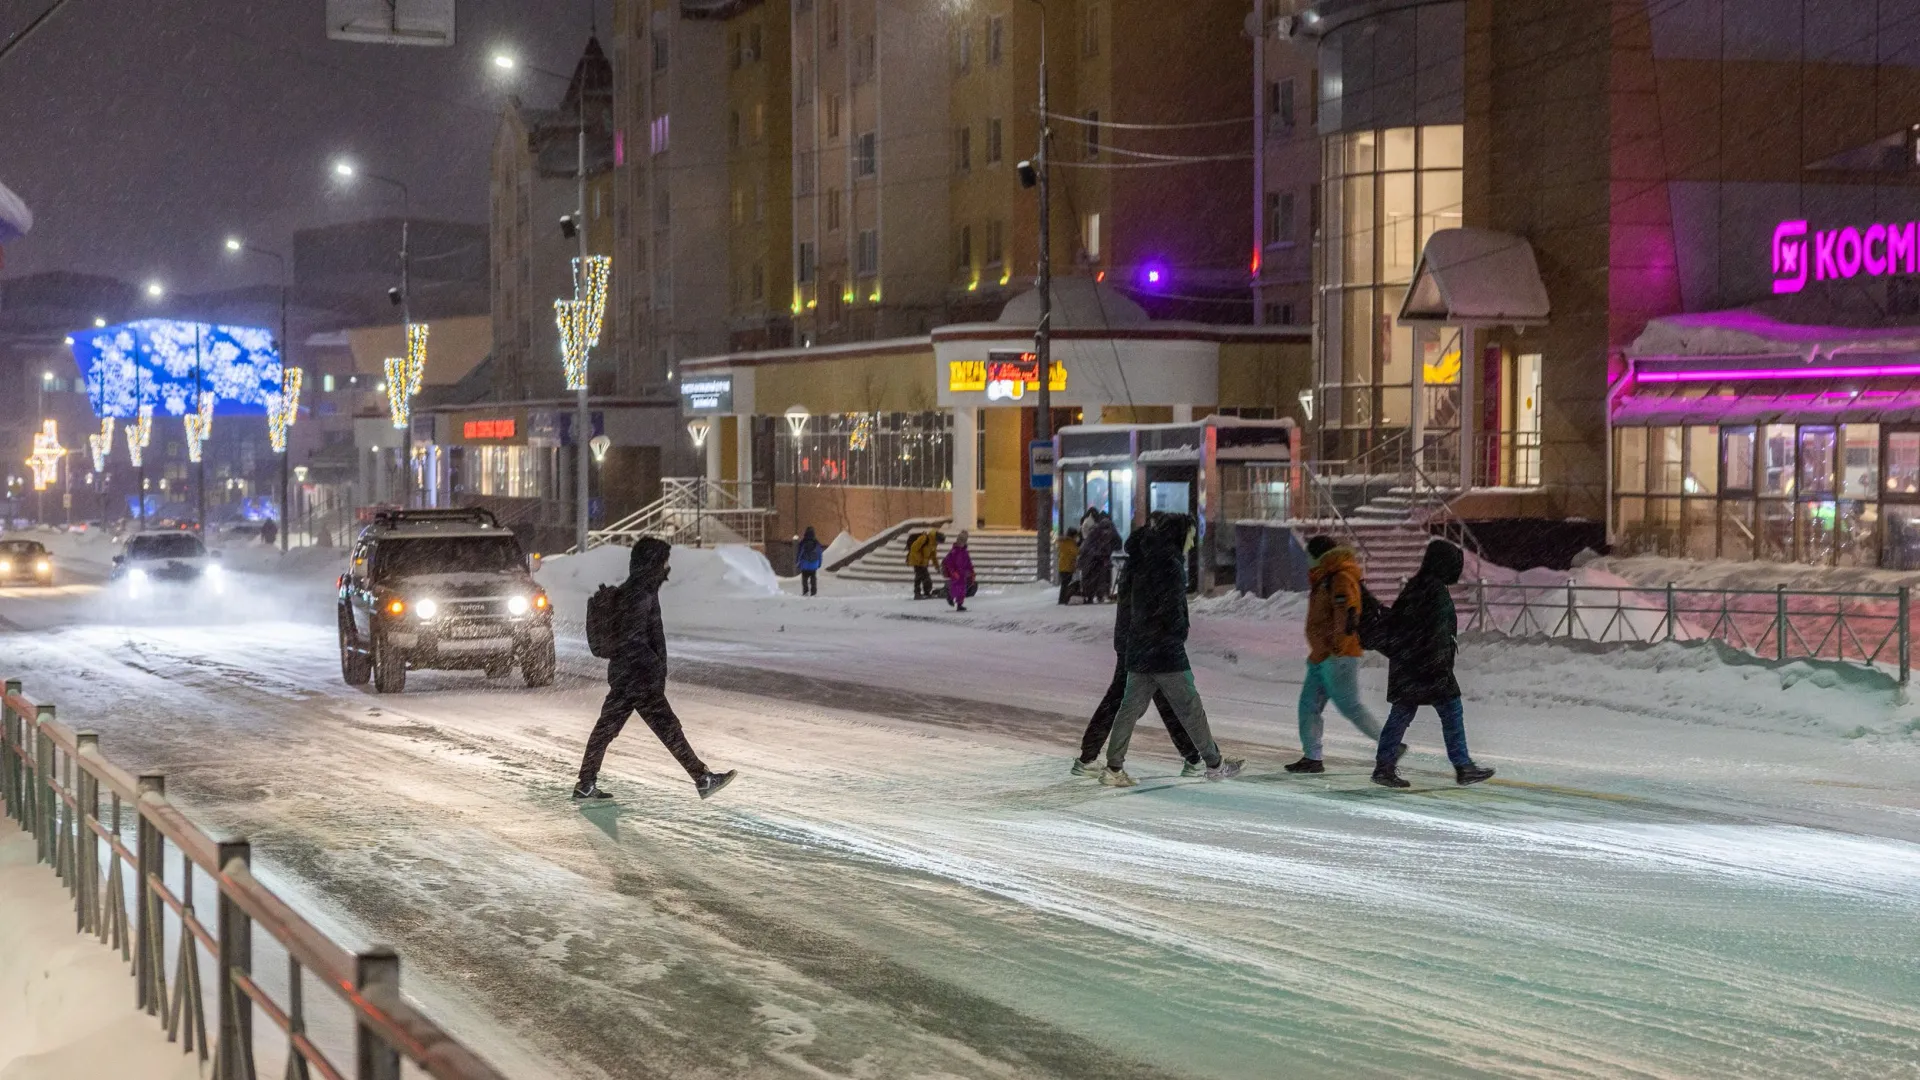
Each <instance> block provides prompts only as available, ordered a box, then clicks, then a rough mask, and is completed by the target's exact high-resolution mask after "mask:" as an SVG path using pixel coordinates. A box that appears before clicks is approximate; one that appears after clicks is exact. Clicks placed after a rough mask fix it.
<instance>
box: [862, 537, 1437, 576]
mask: <svg viewBox="0 0 1920 1080" xmlns="http://www.w3.org/2000/svg"><path fill="white" fill-rule="evenodd" d="M940 531H941V533H942V534H943V535H944V536H946V538H947V542H946V543H943V544H941V545H940V557H941V558H945V557H946V554H947V551H948V550H949V549H950V548H951V546H952V542H953V538H954V537H955V536H957V535H958V532H957V530H954V529H950V528H943V529H941V530H940ZM912 539H913V536H912V534H911V533H906V532H903V533H901V534H900V535H899V536H896V537H894V538H893V539H892V540H890V541H888V542H887V543H885V544H883V545H881V546H880V547H877V548H875V549H873V550H872V551H870V552H868V553H867V554H865V555H862V556H861V557H860V558H858V559H855V560H854V561H853V562H851V563H849V564H847V565H846V566H844V567H842V568H841V569H840V570H839V571H838V572H837V573H836V574H835V576H836V577H838V578H839V579H840V580H842V581H876V582H888V583H893V584H898V585H900V586H902V587H903V588H906V589H909V590H911V588H912V586H913V567H911V566H908V565H907V544H908V542H910V541H911V540H912ZM1034 542H1035V541H1034V534H1033V533H1030V532H1017V531H1012V530H1008V531H1005V532H1002V531H998V530H995V531H993V532H987V531H982V530H975V531H974V532H972V533H969V534H968V536H967V550H968V551H970V552H972V553H973V571H974V574H975V575H976V576H977V577H978V578H979V580H980V584H982V585H1019V584H1023V583H1026V582H1030V581H1033V580H1035V575H1034V551H1033V545H1034ZM1415 562H1416V564H1417V563H1418V560H1417V559H1416V560H1415ZM933 577H934V581H935V582H938V581H939V580H940V568H939V565H938V564H937V563H936V565H935V566H934V570H933Z"/></svg>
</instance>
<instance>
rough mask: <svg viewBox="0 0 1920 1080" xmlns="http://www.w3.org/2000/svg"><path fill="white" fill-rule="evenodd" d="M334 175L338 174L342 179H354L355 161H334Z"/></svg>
mask: <svg viewBox="0 0 1920 1080" xmlns="http://www.w3.org/2000/svg"><path fill="white" fill-rule="evenodd" d="M333 175H335V176H337V177H339V178H340V179H342V180H351V179H353V162H351V161H336V162H334V163H333Z"/></svg>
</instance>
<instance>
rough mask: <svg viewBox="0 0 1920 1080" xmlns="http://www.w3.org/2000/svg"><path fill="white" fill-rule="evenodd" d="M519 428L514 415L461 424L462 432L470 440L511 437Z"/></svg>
mask: <svg viewBox="0 0 1920 1080" xmlns="http://www.w3.org/2000/svg"><path fill="white" fill-rule="evenodd" d="M517 430H518V425H517V424H516V423H515V422H514V420H513V418H512V417H508V418H506V419H504V420H469V421H467V422H466V423H464V424H461V425H460V434H461V436H462V437H463V438H465V439H466V440H467V441H469V442H479V441H483V440H486V439H511V438H513V436H514V434H515V432H516V431H517Z"/></svg>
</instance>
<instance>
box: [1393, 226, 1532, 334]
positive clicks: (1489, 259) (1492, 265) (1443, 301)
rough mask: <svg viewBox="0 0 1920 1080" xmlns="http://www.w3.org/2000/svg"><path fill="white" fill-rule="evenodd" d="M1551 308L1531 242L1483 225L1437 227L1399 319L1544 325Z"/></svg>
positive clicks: (1504, 324)
mask: <svg viewBox="0 0 1920 1080" xmlns="http://www.w3.org/2000/svg"><path fill="white" fill-rule="evenodd" d="M1552 311H1553V305H1552V304H1551V303H1550V302H1549V301H1548V299H1547V287H1546V286H1545V285H1543V284H1541V282H1540V265H1539V263H1537V262H1535V261H1534V257H1533V245H1531V244H1529V243H1527V242H1526V241H1525V240H1522V239H1521V238H1519V237H1517V236H1513V235H1511V234H1508V233H1502V232H1493V231H1492V230H1489V229H1441V230H1440V231H1439V232H1436V233H1434V234H1433V235H1432V236H1431V237H1429V238H1428V240H1427V246H1426V250H1424V251H1422V252H1421V253H1420V265H1419V266H1418V268H1416V269H1415V271H1414V275H1413V287H1412V288H1410V289H1408V290H1407V298H1406V300H1405V301H1404V302H1402V303H1401V305H1400V321H1401V322H1407V323H1445V324H1448V325H1452V326H1544V325H1545V324H1546V322H1547V317H1548V316H1549V315H1551V314H1552Z"/></svg>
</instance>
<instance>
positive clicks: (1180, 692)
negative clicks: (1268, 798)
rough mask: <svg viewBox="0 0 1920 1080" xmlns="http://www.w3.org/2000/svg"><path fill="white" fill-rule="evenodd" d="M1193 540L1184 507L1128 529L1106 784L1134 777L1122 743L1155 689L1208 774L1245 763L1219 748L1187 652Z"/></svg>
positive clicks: (1222, 774)
mask: <svg viewBox="0 0 1920 1080" xmlns="http://www.w3.org/2000/svg"><path fill="white" fill-rule="evenodd" d="M1192 542H1193V519H1192V518H1190V517H1188V516H1186V515H1185V514H1160V513H1156V514H1154V515H1152V516H1151V517H1149V518H1148V519H1147V524H1146V526H1145V527H1144V528H1140V529H1135V530H1134V532H1133V535H1132V536H1129V537H1127V574H1128V576H1129V577H1130V578H1131V581H1130V582H1129V585H1128V588H1127V600H1126V604H1127V635H1126V637H1127V644H1126V663H1127V689H1126V692H1125V693H1124V694H1123V695H1121V698H1120V712H1119V713H1118V714H1117V715H1116V716H1115V717H1114V719H1113V733H1112V734H1111V735H1109V736H1107V769H1106V771H1105V772H1103V773H1101V774H1100V782H1101V783H1102V784H1105V785H1107V786H1108V787H1132V786H1133V785H1134V779H1133V777H1131V776H1128V775H1127V770H1126V764H1127V746H1128V744H1129V743H1131V742H1132V741H1133V725H1134V724H1135V723H1137V722H1138V721H1139V719H1140V717H1141V716H1142V715H1143V714H1144V713H1145V712H1146V711H1147V704H1148V703H1149V702H1151V701H1152V700H1153V695H1154V694H1155V692H1159V693H1163V694H1165V695H1166V696H1167V702H1168V703H1169V704H1171V705H1172V706H1173V712H1174V715H1175V716H1176V717H1178V718H1179V720H1180V726H1181V727H1182V728H1185V729H1186V732H1187V738H1188V739H1189V740H1190V741H1191V742H1192V743H1193V745H1194V747H1195V748H1196V749H1197V750H1199V751H1200V759H1201V760H1202V761H1203V762H1205V764H1206V767H1207V771H1206V777H1207V779H1209V780H1227V779H1231V778H1232V777H1235V776H1238V775H1240V770H1241V768H1242V767H1243V766H1244V765H1245V764H1246V762H1245V761H1243V760H1241V759H1239V758H1226V757H1223V756H1221V753H1220V747H1219V746H1218V745H1217V744H1216V743H1215V742H1214V741H1213V732H1212V730H1211V729H1210V728H1209V727H1208V725H1207V710H1206V707H1205V706H1204V705H1202V704H1201V703H1200V692H1199V691H1198V690H1196V689H1195V688H1194V685H1193V665H1192V664H1191V663H1190V662H1189V661H1188V660H1187V550H1188V548H1189V547H1190V545H1191V544H1192Z"/></svg>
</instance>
